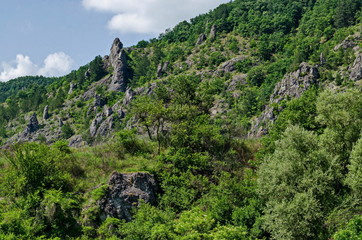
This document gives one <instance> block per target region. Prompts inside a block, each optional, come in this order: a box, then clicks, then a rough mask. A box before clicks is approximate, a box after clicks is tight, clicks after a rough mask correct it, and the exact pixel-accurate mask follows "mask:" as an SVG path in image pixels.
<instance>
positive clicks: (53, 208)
mask: <svg viewBox="0 0 362 240" xmlns="http://www.w3.org/2000/svg"><path fill="white" fill-rule="evenodd" d="M347 3H348V4H347ZM347 3H346V1H341V0H319V1H314V0H310V1H305V0H298V1H297V0H295V1H286V0H277V1H273V2H270V1H263V0H253V1H252V0H235V1H232V2H230V3H227V4H222V5H220V6H219V7H218V8H216V9H215V10H212V11H210V12H209V13H207V14H203V15H200V16H197V17H195V18H193V19H191V20H190V22H187V21H184V22H181V23H180V24H178V25H177V26H176V27H175V28H173V29H171V30H167V31H166V32H165V33H163V34H161V35H160V36H159V37H158V38H155V39H151V40H149V41H140V42H139V43H138V44H137V45H136V46H133V47H129V48H124V47H123V44H122V43H121V41H120V40H119V39H115V41H114V42H113V44H112V45H111V49H110V54H109V55H108V56H104V57H100V56H98V57H96V58H95V59H94V60H93V61H92V62H90V63H89V64H87V65H86V66H83V67H81V68H80V69H78V70H76V71H73V72H72V73H70V74H68V75H67V76H64V77H61V78H57V79H44V82H43V83H42V84H43V85H42V86H41V87H34V86H33V87H27V86H26V85H24V88H23V87H21V86H22V85H23V82H22V80H24V79H19V80H13V82H11V84H13V85H14V84H15V85H14V86H16V88H15V89H14V90H11V89H10V90H9V89H8V88H3V89H4V90H2V91H3V92H4V94H5V95H4V99H5V98H7V99H6V100H4V102H3V103H2V104H1V106H0V111H1V113H3V114H0V123H1V128H0V133H1V139H2V143H3V144H4V152H3V155H2V157H1V158H0V164H1V174H0V178H1V180H2V181H1V188H0V189H2V190H1V191H0V208H1V210H2V211H1V212H2V213H1V214H0V236H1V237H4V238H5V239H6V238H9V239H11V237H12V236H16V237H18V238H33V239H35V238H37V237H38V238H41V237H44V238H55V237H60V238H74V239H77V238H78V239H80V238H91V239H92V238H101V239H112V238H120V239H327V238H331V237H332V236H333V238H334V239H344V238H343V236H346V234H347V235H348V234H355V235H356V236H357V238H358V236H360V234H361V232H360V230H359V228H358V226H360V217H359V216H358V213H359V212H360V211H361V209H362V208H361V200H362V198H361V194H360V190H361V189H360V184H359V182H360V180H361V179H360V178H361V176H360V169H361V161H360V160H361V156H362V155H361V151H360V149H361V147H360V145H361V136H360V133H361V130H362V124H361V121H362V112H361V99H362V94H361V83H362V57H361V56H362V37H361V31H362V22H361V21H362V12H361V2H360V1H358V0H348V1H347ZM34 81H35V82H38V79H37V78H34ZM29 83H31V82H29ZM9 84H10V83H9ZM27 84H28V83H27ZM38 85H40V83H39V84H38ZM4 86H5V85H4ZM22 88H23V89H22ZM19 89H22V90H20V91H19ZM11 91H13V92H11ZM64 140H66V141H64ZM17 142H25V143H23V144H14V143H17ZM29 142H38V143H29ZM43 143H45V144H43ZM49 145H50V146H49ZM68 145H70V146H72V147H77V148H69V147H68ZM113 171H120V172H132V173H126V174H124V175H122V174H118V173H116V172H113ZM139 171H141V172H148V173H150V174H148V173H133V172H139ZM109 175H111V177H110V178H109V181H108V176H109ZM132 176H138V177H135V178H133V177H132ZM156 181H157V184H156V183H155V182H156ZM148 183H150V184H151V185H150V186H151V187H148V185H147V184H148ZM117 184H119V185H117ZM156 185H157V186H156ZM95 186H97V187H95ZM122 189H123V190H124V192H122V191H121V190H122ZM151 189H152V191H155V192H150V191H151ZM144 192H147V194H150V196H152V201H150V202H147V201H148V200H147V199H151V198H149V196H148V195H147V194H146V195H145V193H144ZM155 196H157V199H156V200H155V199H154V197H155ZM124 199H127V201H128V202H126V203H125V204H123V205H122V201H124ZM139 199H143V200H145V201H146V203H144V204H142V203H140V202H139V201H138V200H139ZM151 204H152V205H151ZM132 206H137V207H136V208H133V207H132ZM125 209H126V210H125ZM130 209H134V210H130ZM132 211H134V212H135V213H134V214H133V216H131V215H130V213H131V212H132ZM122 214H123V215H124V214H126V215H125V217H122V216H123V215H122ZM130 219H132V221H129V220H130ZM126 221H128V222H126ZM64 222H65V223H66V224H64ZM348 222H350V223H349V224H347V223H348ZM353 226H357V227H353Z"/></svg>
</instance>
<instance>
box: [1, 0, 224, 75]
mask: <svg viewBox="0 0 362 240" xmlns="http://www.w3.org/2000/svg"><path fill="white" fill-rule="evenodd" d="M224 2H228V0H183V1H180V0H32V1H29V0H12V1H2V3H1V5H0V29H1V30H2V34H1V37H0V81H7V80H9V79H11V78H14V77H18V76H23V75H45V76H61V75H64V74H66V73H68V72H70V71H71V70H73V69H77V68H78V67H79V66H81V65H84V64H86V63H88V62H89V61H91V60H92V59H93V58H94V57H95V56H97V55H101V56H103V55H106V54H108V53H109V49H110V47H111V44H112V42H113V40H114V38H115V37H119V38H120V39H121V41H122V42H123V44H124V45H125V46H130V45H133V44H136V43H137V42H138V41H140V40H143V39H145V40H148V39H150V38H153V37H157V36H158V35H159V33H161V32H162V31H164V30H165V29H166V28H170V27H173V26H174V25H175V24H177V23H178V22H180V21H182V20H188V19H190V18H192V17H195V16H197V15H198V14H201V13H205V12H208V11H209V10H210V9H213V8H215V7H216V6H218V5H219V4H221V3H224Z"/></svg>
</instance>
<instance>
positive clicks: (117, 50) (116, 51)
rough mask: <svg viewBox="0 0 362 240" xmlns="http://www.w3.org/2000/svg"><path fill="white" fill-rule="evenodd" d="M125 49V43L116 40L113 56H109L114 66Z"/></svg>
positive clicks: (112, 49)
mask: <svg viewBox="0 0 362 240" xmlns="http://www.w3.org/2000/svg"><path fill="white" fill-rule="evenodd" d="M122 49H123V43H122V42H121V40H119V38H116V39H114V41H113V44H112V47H111V54H110V55H109V58H110V61H111V64H112V65H114V64H115V63H116V62H117V60H118V59H119V54H120V53H121V51H122Z"/></svg>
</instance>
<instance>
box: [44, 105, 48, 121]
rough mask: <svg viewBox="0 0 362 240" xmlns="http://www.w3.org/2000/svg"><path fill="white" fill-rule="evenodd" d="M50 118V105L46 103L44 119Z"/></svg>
mask: <svg viewBox="0 0 362 240" xmlns="http://www.w3.org/2000/svg"><path fill="white" fill-rule="evenodd" d="M48 118H49V106H48V105H46V106H45V108H44V111H43V119H44V120H47V119H48Z"/></svg>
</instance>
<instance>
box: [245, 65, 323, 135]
mask: <svg viewBox="0 0 362 240" xmlns="http://www.w3.org/2000/svg"><path fill="white" fill-rule="evenodd" d="M318 79H319V73H318V68H317V67H316V66H311V65H310V64H308V63H305V62H303V63H301V64H300V65H299V68H298V70H296V71H295V72H292V73H288V74H286V75H285V76H284V78H283V79H282V80H281V81H280V82H279V83H277V84H276V86H275V88H274V92H273V94H272V95H271V96H270V100H269V104H268V105H267V106H266V107H265V110H264V111H263V112H262V114H261V115H260V116H259V117H258V118H256V119H255V120H254V121H253V123H252V128H251V131H250V132H249V137H261V136H263V135H265V134H267V133H268V128H269V125H270V124H272V123H273V122H274V121H275V119H276V117H277V116H276V115H275V114H274V110H275V107H274V106H275V105H276V104H278V103H280V102H281V101H283V100H287V99H292V98H299V97H300V96H301V95H302V94H303V92H305V91H306V90H308V89H309V88H310V87H311V86H314V85H317V84H318ZM279 110H280V109H279Z"/></svg>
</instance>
